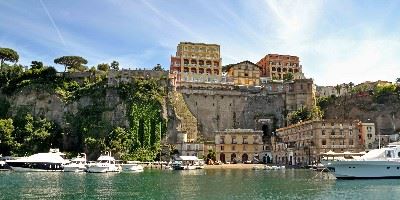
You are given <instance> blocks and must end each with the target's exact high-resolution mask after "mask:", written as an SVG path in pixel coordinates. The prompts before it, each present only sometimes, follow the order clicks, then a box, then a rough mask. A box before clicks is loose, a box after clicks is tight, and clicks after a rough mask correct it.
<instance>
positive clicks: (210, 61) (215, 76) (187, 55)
mask: <svg viewBox="0 0 400 200" xmlns="http://www.w3.org/2000/svg"><path fill="white" fill-rule="evenodd" d="M221 61H222V59H221V53H220V46H219V45H217V44H204V43H192V42H181V43H179V44H178V47H177V50H176V55H175V56H171V65H170V73H171V76H170V78H173V79H174V81H173V84H179V83H180V82H219V81H220V80H221V70H222V65H221Z"/></svg>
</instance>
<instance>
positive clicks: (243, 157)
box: [242, 153, 249, 162]
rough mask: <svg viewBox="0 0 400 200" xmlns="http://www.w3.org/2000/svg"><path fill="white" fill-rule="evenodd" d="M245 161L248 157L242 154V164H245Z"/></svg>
mask: <svg viewBox="0 0 400 200" xmlns="http://www.w3.org/2000/svg"><path fill="white" fill-rule="evenodd" d="M247 160H249V156H248V155H247V153H244V154H243V155H242V162H246V161H247Z"/></svg>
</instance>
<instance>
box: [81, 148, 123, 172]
mask: <svg viewBox="0 0 400 200" xmlns="http://www.w3.org/2000/svg"><path fill="white" fill-rule="evenodd" d="M120 171H121V167H120V166H119V165H118V164H116V161H115V158H114V157H112V156H111V152H106V155H101V156H100V157H99V158H98V159H97V162H96V164H94V165H89V166H88V169H87V172H90V173H106V172H120Z"/></svg>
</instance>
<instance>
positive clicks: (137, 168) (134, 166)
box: [121, 161, 144, 172]
mask: <svg viewBox="0 0 400 200" xmlns="http://www.w3.org/2000/svg"><path fill="white" fill-rule="evenodd" d="M139 163H140V162H139V161H127V162H126V163H124V164H122V165H121V167H122V172H143V171H144V168H143V166H142V165H140V164H139Z"/></svg>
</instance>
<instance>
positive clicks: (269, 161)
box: [267, 155, 271, 163]
mask: <svg viewBox="0 0 400 200" xmlns="http://www.w3.org/2000/svg"><path fill="white" fill-rule="evenodd" d="M267 163H271V158H270V157H269V155H267Z"/></svg>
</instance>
